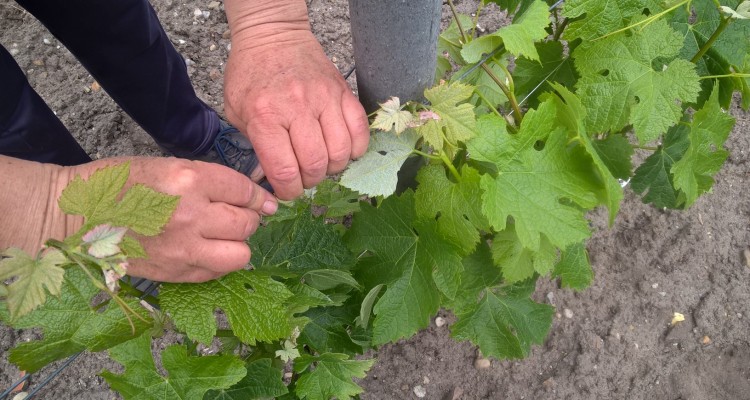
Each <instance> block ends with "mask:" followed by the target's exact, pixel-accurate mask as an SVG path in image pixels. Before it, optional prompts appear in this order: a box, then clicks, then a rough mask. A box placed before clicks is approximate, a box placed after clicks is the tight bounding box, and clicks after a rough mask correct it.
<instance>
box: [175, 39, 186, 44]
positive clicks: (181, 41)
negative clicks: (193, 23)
mask: <svg viewBox="0 0 750 400" xmlns="http://www.w3.org/2000/svg"><path fill="white" fill-rule="evenodd" d="M177 43H179V44H185V43H187V42H185V40H184V39H179V40H177Z"/></svg>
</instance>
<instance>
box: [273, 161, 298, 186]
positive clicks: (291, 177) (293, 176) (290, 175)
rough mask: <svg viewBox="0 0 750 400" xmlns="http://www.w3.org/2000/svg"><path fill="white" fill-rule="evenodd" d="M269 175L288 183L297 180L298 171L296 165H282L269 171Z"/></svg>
mask: <svg viewBox="0 0 750 400" xmlns="http://www.w3.org/2000/svg"><path fill="white" fill-rule="evenodd" d="M269 176H270V177H271V178H273V179H274V180H276V181H278V182H280V183H282V184H289V183H293V182H295V181H297V180H298V179H299V177H300V173H299V169H298V168H297V166H296V165H284V166H281V167H279V168H277V169H276V170H275V171H273V172H269Z"/></svg>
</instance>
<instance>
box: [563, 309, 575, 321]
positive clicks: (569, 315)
mask: <svg viewBox="0 0 750 400" xmlns="http://www.w3.org/2000/svg"><path fill="white" fill-rule="evenodd" d="M563 315H564V316H565V318H568V319H570V318H573V310H571V309H570V308H566V309H564V310H563Z"/></svg>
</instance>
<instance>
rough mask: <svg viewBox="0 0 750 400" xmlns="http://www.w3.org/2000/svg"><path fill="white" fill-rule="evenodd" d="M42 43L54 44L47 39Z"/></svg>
mask: <svg viewBox="0 0 750 400" xmlns="http://www.w3.org/2000/svg"><path fill="white" fill-rule="evenodd" d="M42 42H44V44H52V41H51V40H49V39H47V38H44V39H42Z"/></svg>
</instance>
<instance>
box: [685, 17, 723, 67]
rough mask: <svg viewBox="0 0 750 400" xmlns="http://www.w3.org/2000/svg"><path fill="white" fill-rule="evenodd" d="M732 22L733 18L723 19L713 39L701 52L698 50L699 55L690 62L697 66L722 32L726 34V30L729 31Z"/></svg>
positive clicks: (702, 47) (710, 38) (711, 38)
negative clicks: (728, 27)
mask: <svg viewBox="0 0 750 400" xmlns="http://www.w3.org/2000/svg"><path fill="white" fill-rule="evenodd" d="M731 21H732V18H728V17H721V22H719V26H717V27H716V30H715V31H714V33H713V34H712V35H711V37H709V38H708V41H706V43H704V44H703V46H701V48H700V50H698V53H696V54H695V56H693V58H692V59H690V62H691V63H693V64H695V63H697V62H698V61H700V59H701V58H703V56H704V55H705V54H706V52H707V51H708V50H709V49H710V48H711V46H713V44H714V42H716V39H718V38H719V36H721V34H722V32H724V30H725V29H727V26H729V22H731Z"/></svg>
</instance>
